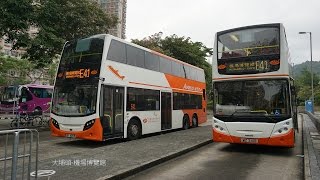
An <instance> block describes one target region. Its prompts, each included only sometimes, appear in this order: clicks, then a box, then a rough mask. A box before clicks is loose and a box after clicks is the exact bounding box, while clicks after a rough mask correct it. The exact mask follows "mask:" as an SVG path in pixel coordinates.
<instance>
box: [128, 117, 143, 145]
mask: <svg viewBox="0 0 320 180" xmlns="http://www.w3.org/2000/svg"><path fill="white" fill-rule="evenodd" d="M140 136H141V124H140V123H139V121H138V120H137V119H132V120H131V121H130V122H129V125H128V139H129V140H135V139H139V138H140Z"/></svg>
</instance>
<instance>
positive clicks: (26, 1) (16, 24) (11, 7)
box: [0, 0, 36, 49]
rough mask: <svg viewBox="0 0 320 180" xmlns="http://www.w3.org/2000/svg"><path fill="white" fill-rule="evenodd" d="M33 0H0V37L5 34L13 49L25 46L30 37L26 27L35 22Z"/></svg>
mask: <svg viewBox="0 0 320 180" xmlns="http://www.w3.org/2000/svg"><path fill="white" fill-rule="evenodd" d="M35 11H36V9H35V6H34V5H33V0H1V1H0V15H1V16H0V17H1V18H0V37H3V36H6V37H7V38H8V39H7V41H8V42H15V43H13V49H17V48H19V47H26V46H27V44H28V42H29V40H30V38H29V34H28V29H29V27H30V26H31V25H33V24H35Z"/></svg>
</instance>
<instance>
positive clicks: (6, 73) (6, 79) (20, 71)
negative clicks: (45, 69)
mask: <svg viewBox="0 0 320 180" xmlns="http://www.w3.org/2000/svg"><path fill="white" fill-rule="evenodd" d="M0 65H1V66H0V86H8V85H15V84H25V83H30V82H31V79H28V77H30V73H31V72H32V71H33V68H34V65H32V64H31V63H30V62H29V61H27V60H21V59H17V58H13V57H7V56H0ZM11 72H15V73H17V74H15V75H12V74H11Z"/></svg>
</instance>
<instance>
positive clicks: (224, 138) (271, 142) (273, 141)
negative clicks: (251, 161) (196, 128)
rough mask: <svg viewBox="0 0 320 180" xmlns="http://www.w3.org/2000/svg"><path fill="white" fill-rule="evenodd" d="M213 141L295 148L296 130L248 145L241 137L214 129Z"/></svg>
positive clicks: (260, 139) (259, 139)
mask: <svg viewBox="0 0 320 180" xmlns="http://www.w3.org/2000/svg"><path fill="white" fill-rule="evenodd" d="M212 139H213V141H214V142H226V143H234V144H257V145H267V146H283V147H294V141H295V135H294V129H291V130H289V131H288V132H287V133H286V134H282V135H277V136H271V137H270V138H257V139H258V143H246V142H243V141H241V137H236V136H231V135H229V134H225V133H222V132H219V131H217V130H216V129H215V128H213V129H212Z"/></svg>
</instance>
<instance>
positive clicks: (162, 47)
mask: <svg viewBox="0 0 320 180" xmlns="http://www.w3.org/2000/svg"><path fill="white" fill-rule="evenodd" d="M162 35H163V34H162V32H159V33H156V34H154V35H151V36H149V37H146V38H144V39H142V40H138V39H133V40H132V42H133V43H135V44H139V45H140V46H144V47H146V48H149V49H152V50H155V51H158V52H160V53H163V54H165V55H168V56H171V57H174V58H176V59H179V60H181V61H184V62H186V63H189V64H192V65H194V66H197V67H200V68H202V69H204V71H205V75H206V85H207V92H208V93H207V94H208V95H210V92H211V85H212V75H211V74H212V69H211V65H210V64H209V63H208V62H207V61H206V58H208V57H209V56H211V55H212V49H211V48H208V47H206V46H205V45H203V44H202V43H201V42H193V41H191V38H189V37H187V38H186V37H184V36H182V37H179V36H177V35H176V34H173V35H171V36H167V37H165V38H163V37H162Z"/></svg>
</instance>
